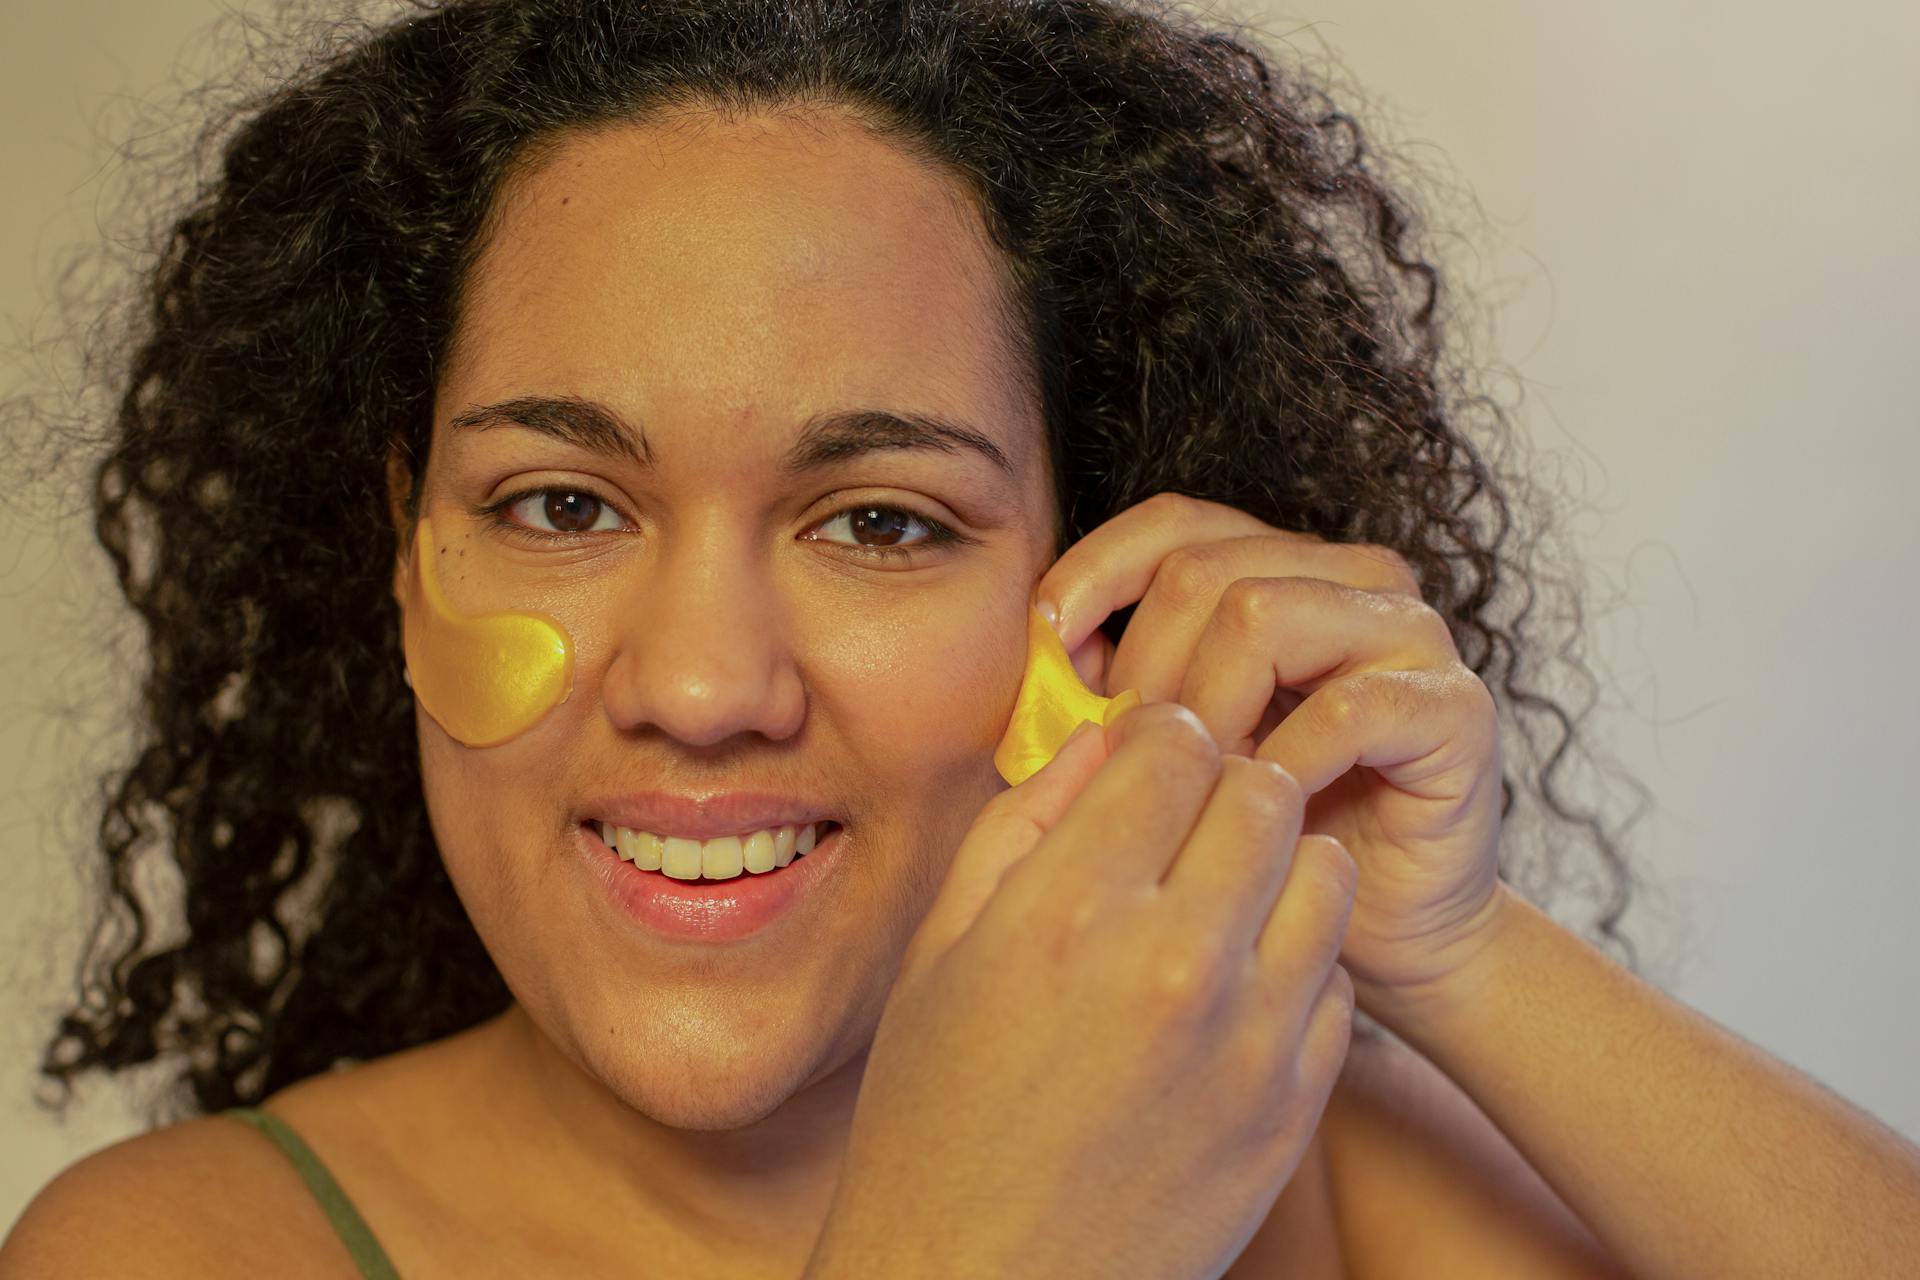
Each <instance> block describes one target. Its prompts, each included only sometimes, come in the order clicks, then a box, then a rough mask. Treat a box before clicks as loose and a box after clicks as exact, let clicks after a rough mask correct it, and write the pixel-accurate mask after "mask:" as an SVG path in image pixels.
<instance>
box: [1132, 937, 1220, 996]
mask: <svg viewBox="0 0 1920 1280" xmlns="http://www.w3.org/2000/svg"><path fill="white" fill-rule="evenodd" d="M1143 960H1144V962H1145V965H1146V968H1145V972H1144V973H1142V974H1141V975H1140V976H1141V983H1142V985H1143V986H1144V988H1145V989H1146V991H1147V995H1148V999H1149V1001H1150V1003H1151V1004H1152V1005H1153V1007H1154V1008H1156V1009H1157V1010H1159V1011H1160V1012H1161V1013H1162V1014H1168V1015H1177V1014H1180V1013H1187V1012H1199V1011H1205V1010H1210V1009H1212V1008H1213V1007H1214V1006H1215V1004H1216V1003H1217V1002H1218V1001H1219V999H1220V997H1221V995H1222V994H1223V993H1224V991H1225V989H1226V986H1227V980H1228V966H1227V957H1226V947H1225V946H1224V944H1223V943H1222V942H1221V940H1220V938H1219V937H1218V936H1217V935H1216V934H1214V933H1212V932H1209V931H1205V930H1201V931H1196V930H1194V929H1184V928H1183V929H1175V930H1172V931H1169V932H1168V933H1167V934H1166V935H1165V936H1163V937H1162V939H1161V941H1160V942H1159V944H1158V945H1156V946H1154V947H1152V948H1149V949H1147V950H1146V951H1145V952H1144V953H1143Z"/></svg>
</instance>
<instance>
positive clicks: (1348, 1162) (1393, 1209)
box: [1321, 1023, 1628, 1280]
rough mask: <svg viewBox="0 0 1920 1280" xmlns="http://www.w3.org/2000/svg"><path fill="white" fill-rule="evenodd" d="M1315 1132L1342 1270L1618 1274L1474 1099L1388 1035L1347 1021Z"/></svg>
mask: <svg viewBox="0 0 1920 1280" xmlns="http://www.w3.org/2000/svg"><path fill="white" fill-rule="evenodd" d="M1321 1131H1322V1133H1323V1135H1324V1136H1325V1139H1326V1143H1327V1164H1328V1173H1329V1177H1330V1180H1331V1184H1332V1190H1333V1200H1334V1205H1335V1216H1336V1220H1337V1222H1338V1227H1339V1235H1340V1241H1341V1250H1342V1254H1343V1256H1344V1257H1345V1259H1346V1262H1347V1266H1348V1274H1349V1275H1351V1276H1355V1277H1361V1278H1362V1280H1395V1278H1396V1277H1402V1276H1405V1277H1414V1276H1418V1277H1422V1278H1424V1280H1446V1278H1447V1277H1452V1276H1460V1277H1467V1276H1473V1277H1479V1276H1487V1275H1527V1276H1540V1277H1548V1278H1552V1277H1565V1278H1566V1280H1621V1278H1622V1277H1625V1276H1626V1275H1627V1274H1628V1273H1627V1271H1626V1270H1625V1268H1624V1267H1623V1266H1621V1265H1620V1264H1619V1263H1617V1262H1615V1261H1613V1260H1612V1259H1611V1257H1610V1256H1609V1254H1608V1252H1607V1250H1606V1249H1605V1247H1604V1246H1603V1245H1602V1244H1601V1243H1600V1242H1599V1241H1598V1240H1597V1239H1596V1238H1595V1237H1594V1235H1593V1233H1592V1232H1591V1231H1590V1230H1589V1229H1588V1227H1587V1226H1586V1224H1585V1223H1584V1222H1582V1221H1581V1220H1580V1218H1579V1217H1578V1216H1577V1215H1576V1214H1574V1212H1573V1211H1572V1210H1571V1209H1569V1208H1568V1207H1567V1205H1566V1203H1565V1202H1564V1201H1562V1200H1561V1199H1560V1198H1559V1196H1558V1195H1557V1194H1556V1193H1555V1192H1554V1191H1553V1189H1552V1188H1551V1187H1550V1186H1548V1184H1547V1183H1546V1181H1545V1180H1544V1179H1543V1178H1542V1177H1541V1176H1540V1174H1539V1173H1538V1171H1536V1170H1535V1169H1534V1168H1533V1166H1532V1165H1531V1164H1529V1163H1528V1162H1527V1160H1526V1158H1525V1157H1524V1156H1522V1155H1521V1154H1520V1152H1519V1151H1518V1150H1516V1149H1515V1147H1514V1146H1513V1144H1512V1142H1511V1141H1509V1140H1508V1138H1507V1136H1506V1135H1505V1134H1504V1133H1502V1132H1501V1131H1500V1129H1499V1128H1498V1127H1497V1126H1496V1125H1495V1124H1494V1123H1493V1121H1492V1120H1490V1119H1489V1118H1488V1117H1487V1115H1486V1113H1485V1112H1483V1111H1481V1110H1480V1107H1479V1105H1478V1104H1477V1103H1475V1102H1474V1100H1473V1099H1472V1097H1470V1096H1469V1095H1468V1094H1467V1093H1466V1091H1465V1090H1463V1089H1461V1088H1460V1086H1459V1085H1457V1084H1455V1083H1454V1082H1453V1080H1452V1079H1451V1078H1449V1077H1448V1076H1447V1075H1446V1074H1445V1073H1444V1072H1442V1071H1441V1070H1440V1069H1439V1068H1437V1067H1435V1066H1434V1065H1433V1064H1432V1063H1431V1062H1429V1061H1428V1060H1427V1059H1426V1058H1425V1057H1424V1056H1423V1055H1422V1054H1420V1053H1419V1052H1418V1051H1416V1050H1414V1049H1413V1048H1411V1047H1409V1046H1408V1045H1407V1044H1405V1043H1404V1042H1403V1041H1401V1040H1399V1039H1398V1038H1397V1037H1395V1036H1393V1035H1392V1034H1391V1033H1390V1032H1387V1031H1384V1030H1381V1029H1379V1028H1377V1027H1373V1026H1368V1027H1367V1028H1365V1031H1364V1034H1363V1032H1362V1028H1361V1026H1360V1024H1358V1023H1356V1024H1355V1027H1354V1035H1353V1038H1352V1043H1351V1047H1350V1048H1349V1050H1348V1054H1347V1063H1346V1066H1345V1067H1344V1068H1343V1070H1342V1072H1341V1075H1340V1078H1339V1080H1338V1082H1337V1083H1336V1084H1335V1085H1334V1089H1333V1093H1332V1095H1331V1096H1330V1097H1329V1098H1328V1100H1327V1107H1326V1111H1325V1112H1324V1114H1323V1116H1322V1118H1321Z"/></svg>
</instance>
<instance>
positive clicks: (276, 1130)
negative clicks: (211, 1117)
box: [220, 1107, 400, 1280]
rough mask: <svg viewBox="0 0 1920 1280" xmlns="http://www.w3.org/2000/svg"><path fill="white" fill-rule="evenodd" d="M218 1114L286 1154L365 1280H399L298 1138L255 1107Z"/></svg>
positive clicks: (336, 1185)
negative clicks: (249, 1128) (262, 1136)
mask: <svg viewBox="0 0 1920 1280" xmlns="http://www.w3.org/2000/svg"><path fill="white" fill-rule="evenodd" d="M220 1114H221V1115H228V1116H232V1117H233V1118H234V1119H236V1120H244V1121H246V1122H247V1123H248V1124H250V1125H252V1126H253V1127H254V1128H256V1129H258V1130H259V1131H260V1132H262V1133H264V1134H266V1135H267V1136H268V1137H269V1138H271V1139H273V1141H274V1143H275V1145H277V1146H278V1147H279V1148H280V1149H281V1150H282V1151H284V1152H286V1154H287V1158H288V1159H289V1160H292V1161H293V1167H294V1168H296V1169H298V1170H299V1171H300V1176H301V1177H302V1178H304V1179H305V1180H306V1183H307V1189H308V1190H310V1191H312V1192H313V1197H314V1199H316V1200H318V1201H319V1202H320V1207H321V1208H322V1209H324V1210H326V1213H327V1221H329V1222H331V1223H332V1224H333V1229H334V1230H335V1231H336V1232H338V1233H339V1236H340V1242H341V1243H342V1244H344V1245H346V1247H347V1252H348V1253H349V1254H351V1255H352V1257H353V1260H354V1263H355V1264H356V1265H357V1266H359V1268H360V1274H361V1275H362V1276H365V1277H367V1280H400V1276H399V1272H397V1271H395V1270H394V1269H393V1263H391V1262H389V1261H388V1260H387V1255H386V1252H385V1251H384V1250H383V1249H381V1248H380V1242H379V1241H378V1240H376V1239H374V1237H373V1232H372V1230H371V1229H369V1228H368V1226H367V1224H366V1222H365V1220H364V1219H362V1218H361V1217H360V1214H359V1211H358V1210H356V1209H355V1208H354V1207H353V1202H352V1201H351V1200H348V1199H347V1193H346V1192H344V1191H342V1190H341V1189H340V1184H339V1183H337V1182H335V1181H334V1180H333V1175H332V1174H330V1173H328V1172H327V1167H326V1166H325V1165H323V1164H321V1163H320V1157H318V1156H316V1155H314V1154H313V1150H312V1149H311V1148H310V1147H308V1146H307V1144H306V1143H305V1142H303V1141H301V1139H300V1135H299V1134H297V1133H295V1132H294V1131H293V1130H292V1129H290V1128H288V1127H287V1125H286V1123H285V1122H284V1121H282V1120H280V1119H279V1118H278V1117H277V1116H272V1115H269V1114H267V1113H266V1112H264V1111H261V1110H258V1109H257V1108H254V1107H228V1108H227V1109H226V1110H225V1111H223V1112H221V1113H220Z"/></svg>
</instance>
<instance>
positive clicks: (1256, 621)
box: [1217, 578, 1291, 635]
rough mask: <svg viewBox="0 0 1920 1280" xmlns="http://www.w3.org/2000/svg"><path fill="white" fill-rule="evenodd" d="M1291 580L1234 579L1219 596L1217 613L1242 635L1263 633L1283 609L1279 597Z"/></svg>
mask: <svg viewBox="0 0 1920 1280" xmlns="http://www.w3.org/2000/svg"><path fill="white" fill-rule="evenodd" d="M1290 581H1291V580H1290V579H1286V578H1235V579H1234V580H1233V581H1232V582H1230V583H1228V584H1227V588H1226V590H1225V591H1223V592H1221V593H1220V604H1219V606H1218V609H1217V612H1219V613H1220V614H1222V615H1223V616H1225V618H1226V619H1227V620H1228V621H1229V622H1231V623H1232V624H1233V625H1234V626H1236V627H1238V628H1239V629H1240V630H1241V631H1243V632H1248V633H1252V634H1256V635H1258V634H1264V633H1266V632H1267V631H1270V630H1271V629H1272V625H1273V622H1274V619H1276V618H1277V617H1279V616H1280V615H1281V613H1282V611H1283V610H1284V608H1285V606H1284V604H1283V603H1282V600H1281V597H1282V595H1283V594H1284V593H1285V591H1286V589H1287V584H1288V583H1289V582H1290Z"/></svg>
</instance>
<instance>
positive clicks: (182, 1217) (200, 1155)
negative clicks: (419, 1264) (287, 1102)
mask: <svg viewBox="0 0 1920 1280" xmlns="http://www.w3.org/2000/svg"><path fill="white" fill-rule="evenodd" d="M332 1237H333V1231H332V1228H331V1227H330V1225H329V1224H328V1222H327V1219H326V1216H325V1214H324V1212H323V1211H322V1210H321V1209H320V1206H319V1204H318V1202H317V1201H315V1200H314V1199H313V1196H312V1193H311V1192H309V1191H308V1190H307V1187H306V1184H305V1182H304V1181H302V1179H301V1177H300V1174H299V1172H298V1170H297V1169H296V1168H295V1167H294V1165H293V1163H292V1162H291V1161H290V1160H288V1158H287V1157H286V1155H285V1154H283V1153H282V1152H281V1151H280V1150H279V1148H278V1147H276V1146H275V1145H274V1144H273V1143H272V1142H271V1141H270V1140H269V1139H268V1138H267V1137H266V1135H265V1134H262V1133H260V1132H259V1131H258V1130H256V1129H254V1128H253V1127H251V1126H250V1125H247V1124H245V1123H243V1122H242V1121H240V1120H239V1119H237V1118H236V1117H233V1116H226V1115H207V1116H199V1117H196V1118H194V1119H191V1120H182V1121H179V1122H178V1123H175V1124H169V1125H163V1126H161V1127H159V1128H157V1129H151V1130H148V1131H147V1132H144V1133H139V1134H135V1135H133V1136H131V1137H128V1138H123V1139H121V1140H120V1141H118V1142H114V1143H111V1144H109V1145H108V1146H105V1147H102V1148H101V1149H100V1150H98V1151H95V1152H92V1153H91V1154H89V1155H87V1156H85V1157H83V1158H82V1159H80V1160H78V1161H76V1162H74V1163H73V1164H71V1165H69V1166H67V1168H66V1169H64V1170H62V1171H61V1172H60V1174H59V1175H58V1176H56V1177H55V1178H54V1179H53V1180H52V1181H51V1182H49V1183H48V1184H47V1185H46V1186H45V1187H43V1188H41V1190H40V1192H39V1194H38V1195H36V1196H35V1197H34V1198H33V1200H32V1201H31V1202H30V1203H29V1204H28V1205H27V1208H26V1210H25V1212H23V1213H22V1214H21V1216H20V1218H19V1219H18V1220H17V1221H16V1222H15V1223H14V1225H13V1228H12V1230H11V1231H10V1232H9V1233H8V1235H7V1238H6V1241H5V1244H4V1245H0V1280H13V1278H14V1277H21V1278H22V1280H24V1278H25V1277H30V1276H31V1277H41V1276H54V1275H69V1274H71V1275H121V1274H126V1275H135V1274H139V1275H172V1274H180V1275H189V1274H191V1275H201V1276H208V1277H220V1276H226V1275H233V1276H242V1275H245V1276H256V1275H262V1274H272V1275H284V1276H289V1277H299V1276H305V1275H311V1276H316V1277H319V1276H338V1275H339V1274H340V1272H339V1271H338V1270H337V1269H335V1268H334V1267H332V1266H329V1265H328V1264H329V1263H331V1262H332V1261H333V1258H332V1255H331V1253H330V1251H329V1249H328V1248H327V1247H325V1246H326V1244H327V1242H328V1241H329V1240H330V1239H331V1238H332ZM334 1247H335V1248H337V1247H338V1246H337V1245H335V1246H334Z"/></svg>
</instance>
